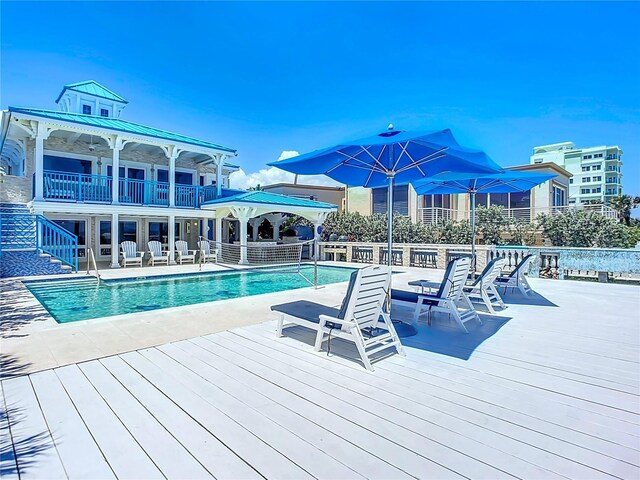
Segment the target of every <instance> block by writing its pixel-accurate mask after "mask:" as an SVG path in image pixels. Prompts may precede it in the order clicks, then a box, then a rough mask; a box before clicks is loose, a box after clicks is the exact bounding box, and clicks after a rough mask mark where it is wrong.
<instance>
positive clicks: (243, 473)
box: [100, 357, 259, 479]
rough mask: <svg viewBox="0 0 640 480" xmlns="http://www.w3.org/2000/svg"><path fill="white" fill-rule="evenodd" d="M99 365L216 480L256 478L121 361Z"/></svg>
mask: <svg viewBox="0 0 640 480" xmlns="http://www.w3.org/2000/svg"><path fill="white" fill-rule="evenodd" d="M100 362H101V363H102V364H103V365H104V366H105V367H106V368H107V369H108V370H109V371H110V372H111V374H112V375H113V376H114V377H116V378H117V379H118V381H119V382H121V383H122V384H123V385H124V386H125V387H126V388H127V390H128V391H129V392H130V393H131V394H132V395H134V396H135V397H136V399H137V400H138V401H139V402H140V403H142V404H143V405H144V406H145V408H146V409H147V410H149V412H150V413H151V414H152V415H153V416H154V417H155V418H156V419H157V420H158V421H159V422H160V423H161V424H162V425H163V427H164V428H166V429H167V431H169V432H171V433H172V435H174V436H175V437H176V439H177V440H178V441H179V442H180V443H181V444H182V445H183V446H184V447H185V448H186V449H188V450H189V452H191V454H192V455H193V456H194V457H195V458H196V459H198V461H199V462H200V463H201V464H202V465H203V466H204V467H205V468H206V469H207V470H208V471H209V472H211V474H212V475H213V476H214V477H215V478H217V479H235V478H245V479H248V478H259V475H258V474H257V472H255V470H253V469H252V468H251V467H249V465H247V464H246V463H245V462H244V461H243V460H242V459H241V458H240V457H238V456H237V455H236V454H235V453H234V452H233V451H232V450H230V449H229V448H227V447H226V446H225V445H224V444H223V443H222V442H220V441H219V440H218V439H217V438H216V437H215V436H213V435H212V434H211V433H210V432H209V431H207V430H206V429H205V428H204V427H203V426H202V425H200V424H199V423H198V422H196V421H195V420H194V419H193V418H191V417H190V416H189V415H188V413H186V412H185V411H184V410H182V409H181V408H180V407H178V406H177V405H176V404H175V403H173V402H172V401H171V400H170V399H169V398H168V397H166V396H165V395H164V394H163V393H162V392H160V391H159V390H158V389H156V388H155V387H154V386H153V385H152V384H151V383H149V382H148V381H147V380H146V379H145V378H144V377H143V376H142V375H140V374H139V373H138V372H136V371H135V370H134V369H133V368H131V366H130V365H129V364H127V363H126V362H125V361H124V360H122V359H121V358H120V357H108V358H105V359H102V360H100Z"/></svg>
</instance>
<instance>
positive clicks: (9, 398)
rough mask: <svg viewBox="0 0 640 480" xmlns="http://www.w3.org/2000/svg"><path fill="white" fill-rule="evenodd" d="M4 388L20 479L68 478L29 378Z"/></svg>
mask: <svg viewBox="0 0 640 480" xmlns="http://www.w3.org/2000/svg"><path fill="white" fill-rule="evenodd" d="M3 384H4V385H3V387H4V396H5V401H6V406H7V410H8V411H9V412H12V413H11V414H10V416H9V428H10V429H11V438H12V440H13V444H14V446H15V447H16V448H15V452H16V460H17V463H18V474H19V475H20V478H24V479H31V478H34V479H39V478H43V479H50V478H67V473H66V471H65V469H64V466H63V465H62V461H61V460H60V456H59V455H58V451H57V450H56V447H55V443H54V442H53V438H51V432H50V431H49V428H48V426H47V423H46V421H45V419H44V416H43V415H42V411H41V410H40V406H39V405H38V399H37V398H36V394H35V392H34V391H33V387H32V386H31V381H30V379H29V377H18V378H12V379H10V380H6V381H4V382H3Z"/></svg>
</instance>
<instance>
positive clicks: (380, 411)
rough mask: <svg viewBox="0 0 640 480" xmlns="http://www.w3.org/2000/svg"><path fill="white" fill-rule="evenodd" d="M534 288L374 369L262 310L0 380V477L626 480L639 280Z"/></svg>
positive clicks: (638, 411)
mask: <svg viewBox="0 0 640 480" xmlns="http://www.w3.org/2000/svg"><path fill="white" fill-rule="evenodd" d="M539 285H540V287H541V289H544V292H543V293H544V298H542V299H541V298H540V297H538V298H537V300H536V299H526V300H525V299H523V298H520V299H518V298H516V297H512V298H511V299H507V303H508V304H509V303H510V301H511V303H510V306H509V308H508V309H506V310H505V311H504V312H500V313H499V314H498V315H496V316H483V319H484V320H485V322H484V325H482V326H480V325H478V324H477V323H473V322H469V323H468V326H469V331H470V333H469V334H468V335H465V334H463V333H462V332H460V331H459V329H458V328H456V327H455V325H453V324H450V323H449V322H448V321H447V319H446V316H443V315H440V316H436V317H435V318H434V323H433V326H432V327H428V326H426V325H421V326H420V328H419V332H418V335H416V336H413V337H407V338H404V339H403V344H404V345H405V348H406V351H407V356H406V357H401V356H399V355H395V354H392V355H390V356H387V357H385V356H384V355H382V354H380V355H378V358H377V359H376V361H375V362H374V368H375V371H374V372H368V371H366V370H365V369H364V368H363V367H362V365H361V364H360V362H359V361H358V359H357V353H356V351H355V348H354V346H353V344H350V343H348V342H344V341H342V340H339V339H335V338H334V339H333V340H332V344H331V352H332V354H331V355H330V356H327V354H326V350H325V351H323V352H321V353H316V352H314V351H313V340H314V334H313V332H311V331H310V330H307V329H304V328H301V327H292V328H290V329H286V330H285V336H284V337H283V338H276V336H275V322H273V321H271V322H265V323H262V324H255V325H250V326H245V327H241V328H236V329H233V330H230V331H227V332H222V333H216V334H212V335H207V336H204V337H195V338H191V339H189V340H180V341H177V342H175V343H170V344H165V345H160V346H157V347H153V348H147V349H140V350H137V351H131V352H129V353H123V354H120V355H115V356H112V357H107V358H101V359H98V360H90V361H87V362H84V363H80V364H77V365H69V366H66V367H61V368H55V369H53V370H48V371H44V372H40V373H35V374H31V375H24V376H19V377H16V378H11V379H5V380H2V382H1V384H0V385H1V387H2V388H1V389H0V408H1V409H2V410H3V411H4V412H5V415H0V435H1V436H2V438H0V448H1V453H2V457H1V458H0V472H1V473H2V478H3V480H4V478H7V479H12V480H13V479H19V478H20V479H30V478H56V479H57V478H67V477H68V478H74V479H75V478H85V479H89V478H96V479H97V478H100V479H102V478H113V477H117V478H120V479H136V480H137V479H153V478H170V479H174V478H175V479H184V478H194V479H195V478H207V477H215V478H217V479H221V480H222V479H225V480H227V479H229V480H231V479H238V478H241V479H253V478H269V479H271V478H278V479H280V478H282V479H305V478H320V479H341V480H342V479H361V478H375V479H378V478H380V479H394V480H395V479H401V478H412V477H415V478H438V479H445V478H461V477H466V478H474V479H476V478H477V479H497V478H522V479H524V478H527V479H528V478H534V479H545V480H546V479H552V478H572V479H573V478H575V479H580V480H582V479H587V478H588V479H612V478H619V479H625V480H626V479H632V478H640V354H639V352H640V322H639V313H638V309H637V308H635V309H634V308H633V307H638V306H640V302H638V299H640V295H638V293H639V290H638V289H637V288H631V287H626V286H619V285H608V286H602V285H593V284H577V283H575V282H552V281H547V282H542V281H540V282H539ZM559 287H562V288H563V289H564V291H563V292H561V291H556V290H557V289H558V288H559ZM596 290H597V291H596ZM567 291H569V292H570V293H567ZM633 295H636V297H635V300H634V298H632V297H633ZM603 299H605V300H606V303H602V302H603ZM536 302H537V303H536ZM607 305H609V306H607ZM611 305H625V307H624V308H621V309H620V311H618V309H611V307H610V306H611ZM396 314H397V312H396ZM265 319H266V318H265ZM211 321H212V322H215V321H216V318H211ZM325 346H326V345H325ZM3 400H6V402H7V405H4V406H3V405H2V401H3ZM14 448H15V450H16V452H17V455H14V454H13V452H14Z"/></svg>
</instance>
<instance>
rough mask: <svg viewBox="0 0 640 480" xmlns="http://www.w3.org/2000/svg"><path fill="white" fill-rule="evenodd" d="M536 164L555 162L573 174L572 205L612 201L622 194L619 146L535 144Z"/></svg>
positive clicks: (531, 159) (571, 185)
mask: <svg viewBox="0 0 640 480" xmlns="http://www.w3.org/2000/svg"><path fill="white" fill-rule="evenodd" d="M530 162H531V164H533V165H537V164H541V163H547V162H554V163H556V164H558V165H559V166H561V167H562V168H564V169H566V170H567V171H569V172H570V173H571V174H572V175H573V176H572V178H571V181H570V186H569V204H571V205H580V204H593V203H604V204H608V203H610V201H611V199H612V198H613V197H615V196H617V195H622V150H621V149H620V147H618V146H617V145H614V146H607V145H601V146H598V147H586V148H576V146H575V144H574V143H573V142H562V143H554V144H551V145H541V146H538V147H533V155H531V157H530Z"/></svg>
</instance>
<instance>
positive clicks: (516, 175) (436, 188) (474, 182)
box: [412, 170, 557, 273]
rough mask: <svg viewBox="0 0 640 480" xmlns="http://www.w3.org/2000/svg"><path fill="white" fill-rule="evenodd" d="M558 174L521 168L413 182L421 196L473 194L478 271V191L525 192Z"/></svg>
mask: <svg viewBox="0 0 640 480" xmlns="http://www.w3.org/2000/svg"><path fill="white" fill-rule="evenodd" d="M556 176H557V175H554V174H548V173H535V172H522V171H518V170H503V171H501V172H498V173H494V174H483V175H468V174H464V173H443V174H440V175H435V176H434V177H432V178H430V179H426V180H418V181H416V182H414V183H413V184H412V185H413V188H414V189H415V191H416V193H417V194H418V195H438V194H451V193H468V194H469V195H470V196H471V258H472V263H473V272H474V273H475V258H476V256H475V245H476V193H478V192H480V193H513V192H526V191H529V190H531V189H532V188H533V187H535V186H537V185H540V184H542V183H544V182H546V181H547V180H551V179H552V178H555V177H556Z"/></svg>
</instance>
